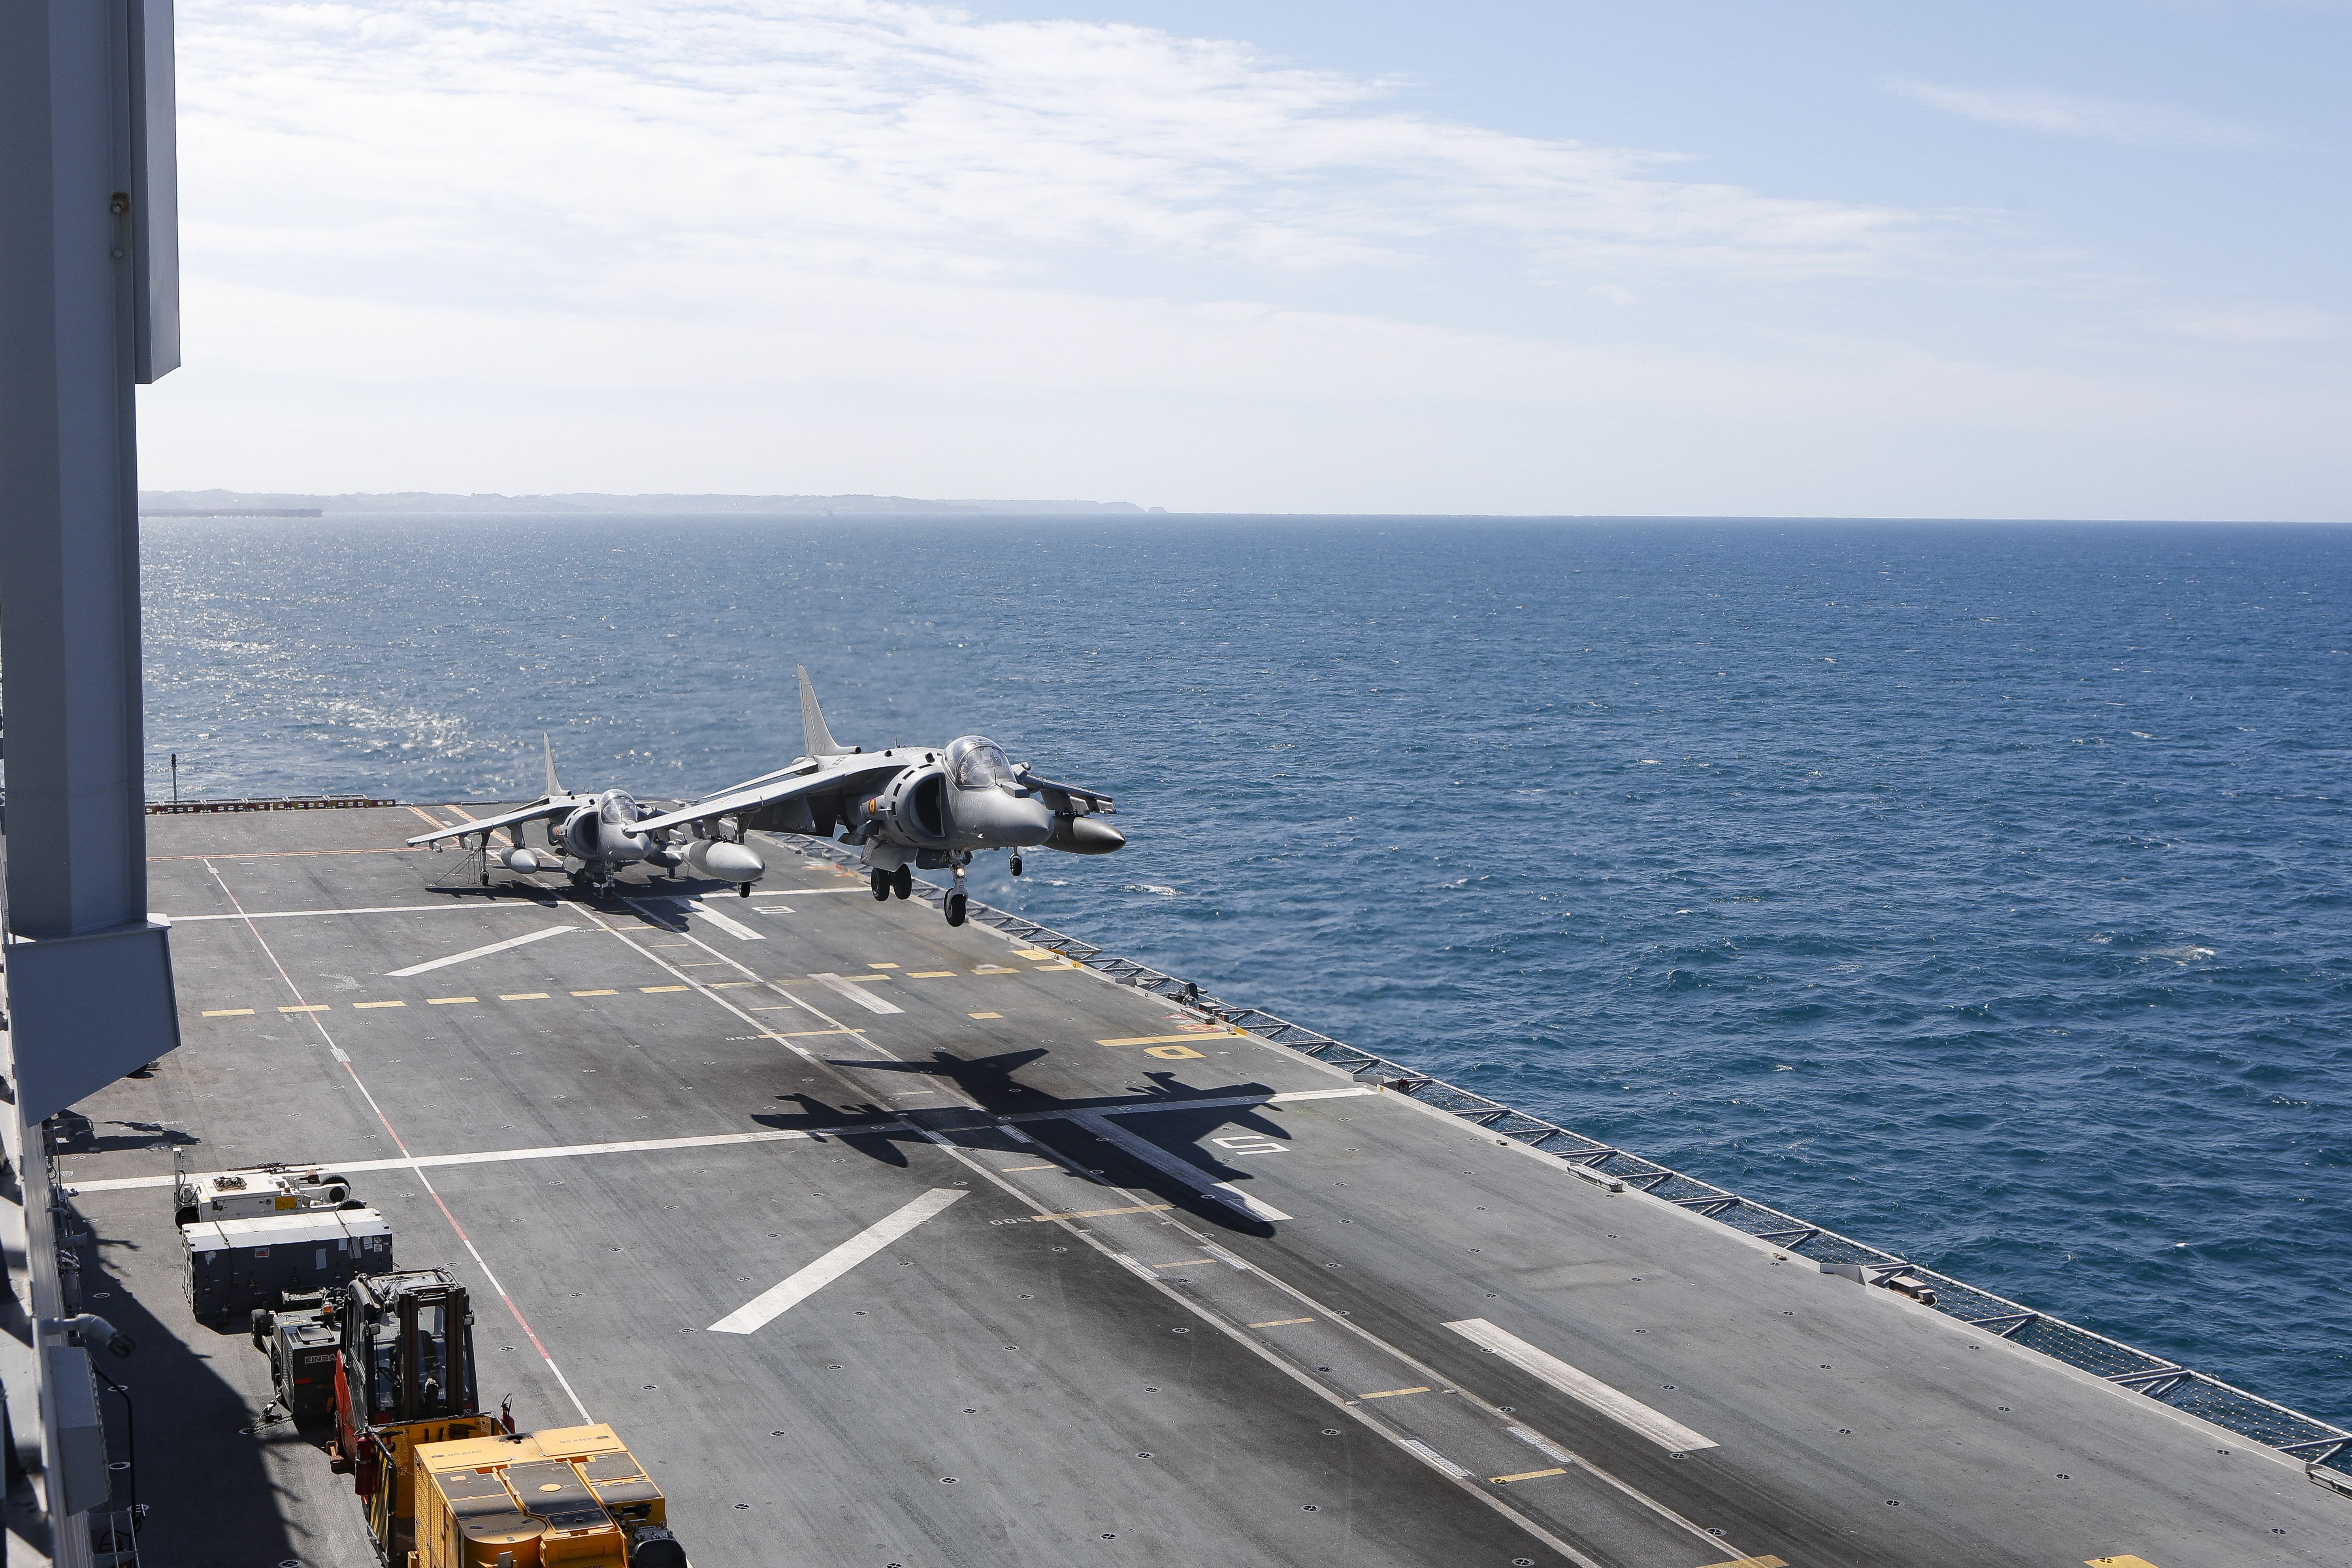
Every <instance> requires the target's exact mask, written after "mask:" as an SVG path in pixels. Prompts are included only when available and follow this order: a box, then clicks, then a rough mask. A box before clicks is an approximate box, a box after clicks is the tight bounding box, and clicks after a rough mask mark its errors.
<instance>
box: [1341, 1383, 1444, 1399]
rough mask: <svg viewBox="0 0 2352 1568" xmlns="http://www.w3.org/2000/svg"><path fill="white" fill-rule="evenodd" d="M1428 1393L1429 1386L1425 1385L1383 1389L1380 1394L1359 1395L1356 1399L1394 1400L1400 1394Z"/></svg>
mask: <svg viewBox="0 0 2352 1568" xmlns="http://www.w3.org/2000/svg"><path fill="white" fill-rule="evenodd" d="M1428 1392H1429V1385H1428V1384H1425V1383H1424V1384H1422V1385H1421V1386H1420V1387H1418V1388H1383V1389H1381V1391H1380V1392H1379V1393H1378V1394H1358V1395H1356V1397H1357V1398H1359V1399H1394V1398H1395V1397H1396V1396H1397V1395H1398V1394H1427V1393H1428Z"/></svg>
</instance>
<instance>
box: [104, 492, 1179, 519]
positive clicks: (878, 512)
mask: <svg viewBox="0 0 2352 1568" xmlns="http://www.w3.org/2000/svg"><path fill="white" fill-rule="evenodd" d="M1166 510H1167V509H1166V508H1165V507H1150V508H1146V507H1140V506H1138V505H1136V504H1135V503H1134V502H1133V501H1124V500H917V499H915V498H914V497H911V496H730V495H634V496H622V495H602V494H597V493H594V492H590V491H579V492H573V493H570V494H565V495H518V496H509V495H447V494H443V493H441V492H439V491H436V490H396V491H392V492H388V493H384V494H351V495H331V496H330V495H290V494H281V493H277V492H264V491H254V490H142V491H140V492H139V515H140V516H142V517H322V516H328V515H331V514H335V513H350V512H485V511H494V512H496V511H502V512H535V513H547V512H582V513H593V512H700V513H710V514H715V515H730V514H733V515H743V516H751V517H775V516H790V517H835V516H842V515H852V516H866V517H887V516H939V515H952V514H957V513H961V514H963V515H965V516H980V515H988V514H993V515H997V516H1018V517H1035V516H1041V515H1044V516H1098V515H1103V514H1112V515H1118V516H1127V517H1142V516H1145V515H1147V514H1148V513H1150V512H1164V511H1166Z"/></svg>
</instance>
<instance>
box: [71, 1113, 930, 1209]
mask: <svg viewBox="0 0 2352 1568" xmlns="http://www.w3.org/2000/svg"><path fill="white" fill-rule="evenodd" d="M907 1131H912V1129H910V1128H909V1127H908V1125H907V1124H906V1123H905V1122H903V1121H877V1122H876V1123H874V1124H873V1125H871V1126H866V1127H843V1128H827V1129H825V1130H824V1132H822V1133H817V1132H802V1131H777V1132H713V1133H709V1134H707V1135H706V1136H703V1137H700V1138H641V1139H636V1140H635V1141H633V1142H626V1143H564V1144H558V1145H555V1146H553V1147H551V1148H546V1149H484V1150H480V1151H478V1152H474V1153H471V1154H419V1155H417V1156H416V1158H415V1159H413V1160H310V1161H302V1162H299V1163H301V1164H303V1165H304V1166H306V1167H307V1166H310V1165H318V1166H320V1167H322V1168H326V1169H331V1170H336V1171H345V1172H349V1171H405V1170H407V1169H409V1168H410V1167H411V1166H414V1165H426V1166H433V1165H495V1164H499V1163H504V1162H506V1161H509V1160H564V1159H570V1158H572V1157H573V1156H576V1155H581V1154H642V1153H651V1152H659V1151H661V1150H665V1149H716V1148H719V1147H721V1146H722V1145H725V1144H729V1143H790V1142H798V1141H801V1140H805V1139H816V1140H818V1141H820V1142H821V1141H822V1140H823V1139H824V1138H826V1137H840V1136H843V1135H844V1134H846V1135H848V1136H851V1137H856V1136H858V1135H860V1134H863V1133H867V1132H907ZM171 1184H172V1178H171V1177H169V1176H115V1177H112V1178H110V1179H109V1180H106V1181H102V1182H68V1184H67V1185H68V1186H69V1187H71V1188H72V1189H73V1190H74V1191H75V1192H77V1193H127V1192H134V1191H137V1190H139V1189H141V1188H143V1187H168V1186H170V1185H171Z"/></svg>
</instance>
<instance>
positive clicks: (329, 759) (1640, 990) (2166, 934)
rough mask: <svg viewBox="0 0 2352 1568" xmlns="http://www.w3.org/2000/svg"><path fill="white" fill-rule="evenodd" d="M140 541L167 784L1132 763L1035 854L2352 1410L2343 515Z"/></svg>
mask: <svg viewBox="0 0 2352 1568" xmlns="http://www.w3.org/2000/svg"><path fill="white" fill-rule="evenodd" d="M145 529H146V544H145V550H146V574H147V646H148V693H147V737H148V743H149V746H150V748H151V752H152V766H151V770H150V786H151V795H153V796H155V797H158V798H161V797H163V796H164V795H167V794H168V793H169V790H170V787H171V785H170V774H169V771H168V767H167V758H168V756H169V755H170V754H171V753H174V752H176V753H177V754H178V758H179V775H178V778H179V789H180V791H181V793H182V794H183V795H187V796H192V797H194V796H214V797H218V796H232V795H280V794H287V795H293V794H299V795H312V794H319V793H324V792H365V793H368V794H373V795H394V796H397V797H399V798H401V799H404V800H421V801H434V800H444V799H457V800H493V799H518V798H521V799H528V798H531V797H533V796H536V795H537V794H538V793H539V779H540V772H541V764H540V737H541V733H542V732H544V733H545V734H547V735H548V736H549V737H551V740H552V742H553V744H554V747H555V752H556V756H557V760H558V762H559V763H560V764H561V766H562V773H563V778H564V781H565V783H566V784H569V785H571V786H572V787H575V788H583V787H595V788H602V787H606V786H610V785H620V786H623V787H625V788H628V789H630V790H632V791H635V792H636V793H638V794H639V795H643V796H646V797H649V798H654V797H670V796H679V795H685V796H691V795H698V794H701V793H705V792H708V791H709V790H712V789H716V788H718V787H719V786H721V785H724V784H730V783H732V782H734V781H736V780H738V779H740V778H743V777H747V776H750V775H751V774H753V773H760V772H764V771H766V770H768V769H771V768H774V767H776V766H778V765H780V764H781V763H783V762H784V761H785V760H787V759H789V758H790V757H792V756H793V755H794V754H795V753H796V752H799V750H800V749H801V746H800V714H799V706H798V702H797V700H796V696H795V688H794V683H793V667H794V665H796V664H804V665H806V666H807V667H808V669H809V672H810V674H811V676H812V677H813V678H814V680H815V682H816V684H817V688H818V690H819V692H820V693H821V695H822V697H823V699H824V706H825V712H826V715H827V717H828V718H829V720H830V721H831V722H832V726H833V730H834V732H835V735H836V736H838V737H840V738H841V739H842V741H843V742H845V743H864V744H866V745H869V746H871V745H881V744H888V743H892V742H944V741H946V740H948V739H949V738H950V737H952V736H955V735H958V734H964V733H971V732H980V733H985V734H988V735H992V736H993V737H995V738H996V739H998V740H1000V741H1002V742H1004V743H1005V745H1006V746H1007V748H1008V749H1009V750H1010V751H1011V752H1012V753H1013V757H1014V758H1015V760H1016V761H1022V762H1026V763H1030V764H1032V765H1034V767H1035V768H1036V770H1037V771H1038V772H1039V773H1043V774H1044V775H1045V776H1047V777H1051V778H1056V779H1062V780H1066V781H1069V782H1073V783H1079V784H1087V785H1090V786H1093V787H1097V788H1101V789H1105V790H1108V791H1109V792H1111V793H1113V794H1114V795H1117V796H1118V806H1119V809H1118V825H1119V826H1120V827H1121V828H1122V829H1123V830H1124V831H1125V832H1126V834H1127V835H1128V837H1129V847H1127V848H1126V849H1125V850H1123V851H1121V852H1120V853H1119V854H1118V855H1116V856H1112V857H1108V858H1075V857H1065V856H1057V855H1053V854H1050V853H1039V854H1038V855H1036V856H1034V858H1032V860H1031V862H1030V868H1031V874H1030V875H1028V876H1026V877H1024V878H1022V879H1020V880H1018V881H1014V880H1013V879H1010V878H1008V877H1007V876H1006V875H1005V874H1004V870H1003V859H1002V858H1001V857H999V858H994V859H993V860H992V861H991V862H990V863H989V864H987V865H985V866H983V867H982V868H980V870H979V871H978V872H977V873H976V874H975V878H974V881H973V888H974V891H975V893H976V894H977V895H978V896H979V897H981V898H982V899H985V900H988V901H990V902H992V903H996V904H999V905H1003V906H1005V907H1008V908H1012V909H1016V910H1022V911H1023V912H1024V913H1026V914H1028V915H1030V916H1032V917H1034V918H1035V919H1037V920H1040V921H1045V922H1046V923H1048V924H1050V925H1053V926H1055V927H1057V928H1059V929H1061V930H1064V931H1068V932H1070V933H1071V934H1073V935H1076V936H1080V937H1083V938H1084V939H1085V940H1087V941H1088V942H1097V943H1099V944H1101V945H1102V946H1103V947H1104V948H1105V949H1106V950H1108V951H1109V952H1115V953H1118V954H1121V955H1124V956H1128V957H1131V958H1135V959H1137V960H1139V961H1141V962H1143V963H1149V964H1150V965H1152V966H1154V967H1156V968H1160V969H1162V970H1166V971H1168V972H1170V973H1176V974H1180V975H1183V976H1186V977H1188V978H1191V979H1194V980H1197V981H1199V982H1200V983H1201V984H1202V987H1203V989H1205V990H1207V991H1210V992H1212V993H1213V994H1218V995H1220V996H1223V998H1225V999H1226V1000H1227V1001H1229V1002H1234V1003H1237V1004H1244V1005H1258V1006H1263V1007H1266V1008H1268V1009H1270V1010H1272V1011H1274V1012H1276V1013H1279V1014H1282V1015H1284V1016H1288V1017H1291V1018H1294V1019H1297V1021H1299V1022H1301V1023H1304V1024H1307V1025H1308V1026H1312V1027H1315V1028H1318V1029H1320V1030H1322V1031H1324V1032H1326V1033H1328V1034H1330V1035H1333V1036H1336V1037H1339V1038H1341V1039H1345V1040H1348V1041H1349V1042H1350V1043H1352V1044H1356V1045H1360V1046H1363V1047H1368V1048H1370V1049H1372V1050H1375V1051H1378V1052H1380V1053H1381V1054H1382V1055H1385V1056H1389V1057H1391V1058H1396V1059H1398V1060H1400V1061H1402V1062H1405V1063H1409V1064H1412V1065H1413V1066H1415V1067H1419V1068H1426V1069H1428V1070H1429V1071H1432V1072H1434V1073H1436V1074H1438V1075H1440V1076H1443V1077H1445V1078H1448V1079H1453V1080H1454V1081H1456V1082H1459V1083H1462V1084H1464V1085H1465V1086H1467V1087H1471V1088H1475V1089H1478V1090H1480V1091H1482V1092H1484V1093H1486V1094H1488V1095H1491V1096H1493V1097H1494V1098H1496V1099H1497V1100H1505V1101H1507V1102H1508V1103H1510V1104H1513V1105H1516V1106H1518V1107H1521V1108H1523V1109H1525V1110H1529V1111H1532V1112H1535V1113H1536V1114H1538V1115H1541V1116H1545V1117H1549V1118H1551V1119H1553V1120H1556V1121H1560V1122H1563V1123H1564V1124H1566V1125H1568V1126H1570V1127H1572V1128H1575V1129H1577V1130H1578V1131H1582V1132H1586V1133H1589V1134H1591V1135H1592V1136H1593V1137H1596V1138H1600V1139H1603V1140H1606V1141H1608V1142H1613V1143H1618V1144H1621V1145H1622V1146H1624V1147H1627V1148H1629V1149H1632V1150H1634V1151H1636V1152H1641V1153H1643V1154H1646V1155H1648V1156H1650V1157H1651V1158H1654V1159H1656V1160H1660V1161H1663V1162H1664V1163H1668V1164H1671V1165H1675V1166H1676V1167H1678V1168H1680V1169H1683V1170H1685V1171H1687V1172H1689V1173H1692V1174H1695V1175H1697V1176H1700V1177H1703V1178H1705V1179H1706V1180H1708V1181H1712V1182H1716V1183H1718V1184H1722V1185H1725V1186H1727V1187H1730V1188H1733V1189H1735V1190H1737V1191H1739V1192H1742V1193H1745V1194H1748V1195H1750V1196H1753V1197H1755V1198H1758V1199H1759V1200H1760V1201H1763V1202H1766V1203H1769V1204H1773V1205H1777V1206H1780V1207H1781V1208H1784V1209H1787V1210H1788V1211H1790V1212H1791V1213H1793V1214H1795V1215H1799V1216H1801V1218H1803V1219H1805V1220H1807V1221H1808V1222H1810V1223H1814V1224H1819V1225H1823V1226H1830V1227H1832V1228H1834V1229H1837V1230H1841V1231H1843V1232H1845V1233H1847V1234H1848V1235H1851V1236H1854V1237H1858V1238H1861V1239H1863V1240H1865V1241H1869V1242H1873V1243H1874V1244H1877V1245H1879V1246H1882V1247H1888V1248H1891V1249H1894V1250H1896V1251H1899V1252H1902V1253H1904V1254H1905V1255H1906V1256H1907V1257H1910V1258H1913V1259H1915V1260H1916V1261H1918V1262H1921V1263H1924V1264H1926V1265H1927V1266H1929V1267H1932V1268H1937V1269H1941V1270H1944V1271H1946V1272H1948V1273H1950V1274H1953V1275H1955V1276H1958V1277H1959V1278H1961V1279H1967V1280H1969V1281H1970V1282H1972V1283H1975V1284H1977V1285H1980V1286H1982V1287H1984V1288H1986V1289H1991V1290H1995V1291H1998V1292H2000V1294H2002V1295H2006V1296H2010V1297H2012V1298H2014V1299H2016V1300H2021V1301H2023V1302H2025V1303H2027V1304H2029V1305H2032V1306H2034V1307H2037V1308H2040V1309H2042V1310H2045V1311H2050V1312H2054V1313H2057V1314H2058V1315H2060V1316H2062V1317H2065V1318H2069V1319H2072V1320H2073V1321H2076V1322H2079V1323H2082V1324H2084V1326H2086V1327H2089V1328H2093V1329H2095V1330H2098V1331H2101V1332H2104V1333H2107V1334H2111V1335H2114V1336H2116V1338H2119V1339H2122V1340H2124V1341H2126V1342H2130V1343H2133V1344H2136V1345H2138V1346H2140V1347H2142V1348H2144V1349H2147V1350H2151V1351H2154V1352H2158V1353H2160V1354H2163V1355H2168V1356H2171V1357H2174V1358H2177V1359H2179V1360H2180V1361H2182V1362H2185V1363H2188V1364H2190V1365H2192V1366H2195V1367H2198V1368H2200V1370H2203V1371H2205V1372H2209V1373H2212V1374H2214V1375H2216V1376H2219V1377H2221V1378H2224V1379H2226V1380H2228V1381H2231V1382H2233V1383H2236V1384H2241V1385H2242V1386H2244V1387H2246V1388H2249V1389H2251V1390H2252V1391H2253V1392H2255V1393H2257V1394H2263V1395H2264V1396H2266V1397H2269V1398H2272V1399H2275V1400H2279V1401H2281V1402H2283V1403H2285V1404H2288V1405H2294V1406H2296V1407H2298V1408H2301V1409H2303V1410H2305V1411H2307V1412H2308V1413H2310V1414H2313V1415H2319V1416H2322V1417H2324V1418H2327V1419H2332V1420H2335V1421H2336V1422H2338V1423H2352V1349H2347V1347H2352V1290H2347V1283H2346V1282H2347V1279H2352V1226H2347V1223H2346V1215H2345V1196H2344V1190H2343V1189H2342V1188H2341V1187H2339V1186H2338V1185H2337V1183H2338V1182H2340V1181H2342V1180H2343V1179H2344V1173H2345V1172H2346V1170H2347V1166H2352V1114H2347V1079H2346V1068H2347V1063H2352V1030H2347V1022H2348V1021H2352V849H2347V837H2352V836H2348V835H2347V813H2346V796H2347V793H2352V766H2347V739H2352V724H2347V714H2346V698H2347V693H2352V528H2341V527H2258V526H2226V527H2225V526H2188V525H2154V524H2127V523H2116V524H2097V525H2092V524H2046V523H2045V524H2016V523H1885V522H1787V521H1612V520H1563V521H1521V520H1492V519H1460V520H1424V519H1402V518H1396V519H1390V518H1347V519H1316V520H1299V519H1274V518H1213V519H1207V518H1161V517H1153V518H1150V519H1143V518H1101V517H1087V518H1034V519H1020V518H971V519H953V520H946V521H941V520H922V521H914V520H908V521H897V520H885V519H875V518H864V517H860V518H855V519H852V518H840V519H824V518H791V519H783V518H775V519H769V518H710V517H690V518H665V517H652V516H630V517H593V516H568V517H560V518H559V517H545V518H529V517H525V518H518V517H513V516H500V517H453V516H436V517H417V518H387V517H365V518H361V517H330V518H326V519H321V520H305V521H237V520H173V521H159V520H150V521H148V523H147V524H146V525H145ZM422 875H423V872H422V871H421V870H420V876H422Z"/></svg>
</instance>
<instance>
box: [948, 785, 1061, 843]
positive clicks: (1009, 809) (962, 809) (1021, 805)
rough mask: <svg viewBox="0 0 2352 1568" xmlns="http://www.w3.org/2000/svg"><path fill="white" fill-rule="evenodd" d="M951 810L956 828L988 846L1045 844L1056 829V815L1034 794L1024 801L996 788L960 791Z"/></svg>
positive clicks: (975, 841)
mask: <svg viewBox="0 0 2352 1568" xmlns="http://www.w3.org/2000/svg"><path fill="white" fill-rule="evenodd" d="M952 809H953V811H954V813H955V824H956V826H957V828H958V829H960V830H961V833H962V834H963V835H964V836H965V837H970V838H971V840H972V841H973V842H974V843H975V844H978V845H981V846H983V847H989V848H1018V847H1023V846H1025V845H1030V844H1043V843H1045V839H1046V837H1047V836H1048V835H1050V834H1051V833H1052V832H1053V831H1054V814H1053V813H1052V812H1050V811H1048V810H1046V809H1045V802H1044V801H1042V800H1038V799H1036V798H1035V797H1034V796H1033V797H1031V798H1030V799H1027V800H1023V799H1021V798H1020V797H1018V796H1016V795H1008V794H1006V793H1005V792H1004V791H1003V790H997V789H984V790H983V789H975V790H961V791H958V792H956V795H955V804H954V806H953V807H952Z"/></svg>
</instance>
